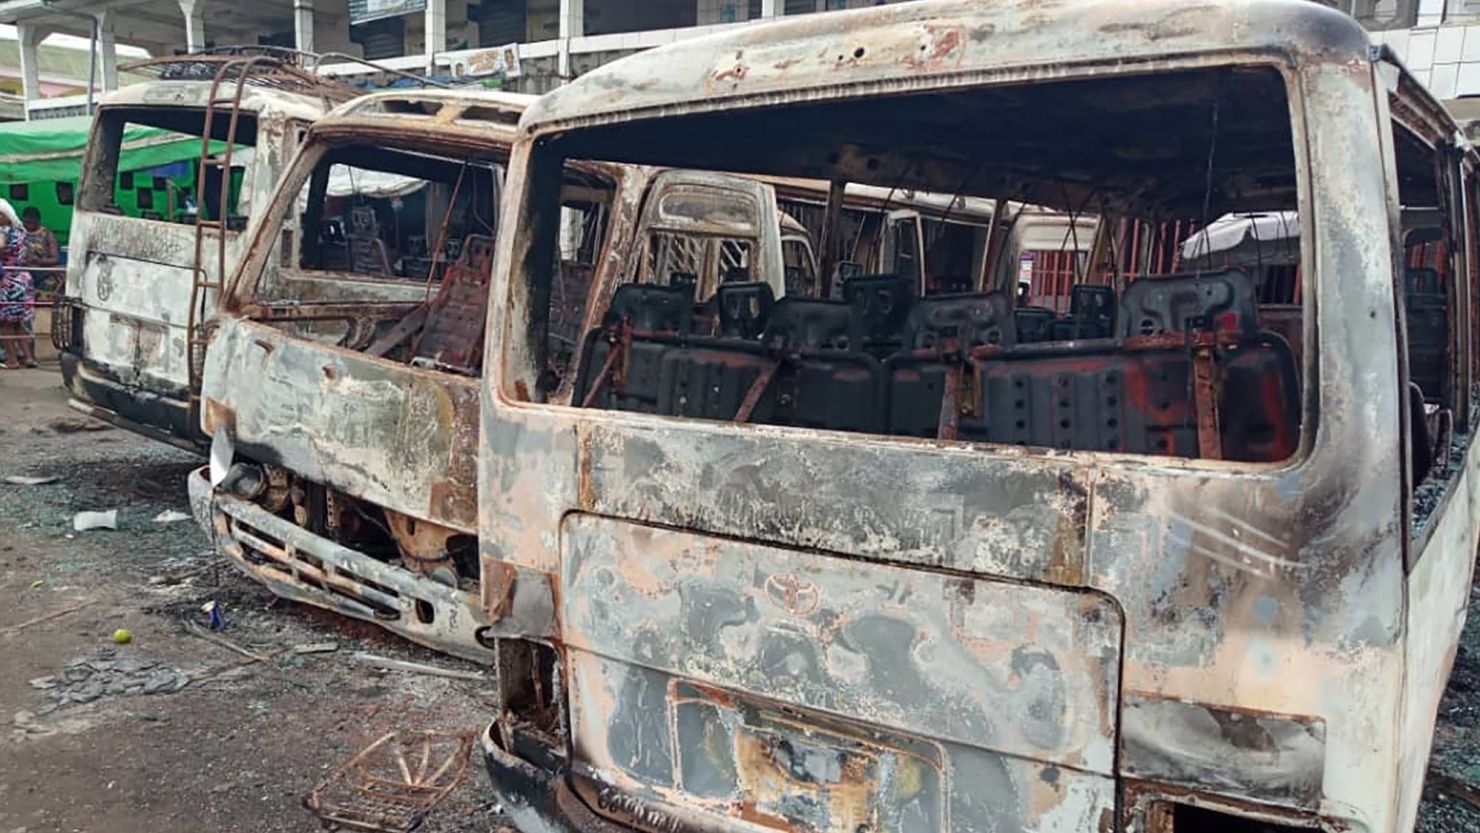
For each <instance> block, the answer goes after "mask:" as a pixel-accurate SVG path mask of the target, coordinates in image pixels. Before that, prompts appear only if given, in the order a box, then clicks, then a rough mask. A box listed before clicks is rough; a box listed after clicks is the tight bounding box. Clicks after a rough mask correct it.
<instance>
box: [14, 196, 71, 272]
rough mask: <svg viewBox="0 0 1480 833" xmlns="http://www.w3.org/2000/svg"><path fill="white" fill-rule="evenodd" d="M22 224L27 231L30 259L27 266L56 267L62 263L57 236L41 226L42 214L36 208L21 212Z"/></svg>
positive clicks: (31, 206)
mask: <svg viewBox="0 0 1480 833" xmlns="http://www.w3.org/2000/svg"><path fill="white" fill-rule="evenodd" d="M21 224H22V225H23V226H25V229H26V254H27V255H28V256H29V257H30V259H29V260H27V261H26V265H27V266H55V265H57V264H58V263H60V262H61V260H62V256H61V250H60V249H59V248H58V247H57V236H56V235H55V234H53V233H52V231H51V229H49V228H47V227H46V226H43V225H41V212H40V211H39V210H37V208H36V206H34V205H28V206H26V209H25V210H24V211H22V212H21Z"/></svg>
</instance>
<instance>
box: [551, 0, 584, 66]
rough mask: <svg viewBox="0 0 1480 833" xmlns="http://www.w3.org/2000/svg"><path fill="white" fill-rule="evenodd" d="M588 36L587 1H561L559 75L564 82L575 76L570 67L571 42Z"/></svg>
mask: <svg viewBox="0 0 1480 833" xmlns="http://www.w3.org/2000/svg"><path fill="white" fill-rule="evenodd" d="M585 34H586V0H560V56H559V68H558V73H559V75H560V79H561V81H562V82H565V81H569V80H570V79H571V77H572V76H573V75H574V74H575V73H573V72H571V66H570V42H571V40H572V39H574V38H579V37H582V36H584V35H585Z"/></svg>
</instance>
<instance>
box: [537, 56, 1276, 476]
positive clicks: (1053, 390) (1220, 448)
mask: <svg viewBox="0 0 1480 833" xmlns="http://www.w3.org/2000/svg"><path fill="white" fill-rule="evenodd" d="M778 125H786V126H787V129H786V130H784V131H780V130H778V129H777V126H778ZM540 153H544V154H553V155H555V156H556V157H557V158H564V159H566V160H571V159H578V160H599V161H603V162H629V163H645V164H665V165H675V166H683V167H686V168H696V169H699V170H720V171H727V172H738V173H744V174H760V175H763V176H766V177H775V178H807V179H812V180H822V181H824V182H826V181H838V180H842V181H845V182H850V183H863V184H866V185H872V186H874V187H875V188H876V189H878V190H882V191H883V192H884V197H883V200H882V201H881V202H880V203H878V204H877V205H876V206H874V207H873V208H871V209H868V210H858V211H845V212H843V213H842V216H841V217H840V219H839V221H838V223H837V228H838V229H839V231H838V232H837V238H836V239H837V240H838V245H837V246H836V248H834V249H833V251H831V252H828V251H822V252H821V254H820V261H821V276H822V279H821V280H819V281H816V282H814V283H815V284H816V285H815V288H814V287H807V288H806V290H804V291H802V292H787V293H786V294H785V295H784V297H782V296H781V295H780V293H777V292H776V291H775V289H774V287H775V286H776V284H777V283H778V282H779V281H778V280H777V278H776V276H771V275H765V274H755V273H754V272H753V271H750V272H746V271H744V270H742V269H739V268H738V263H737V264H736V268H735V271H734V273H733V274H729V273H725V274H722V276H721V281H720V283H719V284H718V285H716V286H714V287H713V294H712V297H706V292H707V289H708V288H707V287H705V286H703V285H701V284H696V282H694V281H690V280H686V279H685V280H674V279H672V276H673V275H675V274H679V273H681V272H682V271H683V270H680V269H676V268H675V269H671V270H670V271H669V275H668V277H669V279H667V280H664V279H662V277H663V276H662V275H661V274H658V275H654V274H652V272H659V273H661V271H662V270H661V269H652V270H649V272H647V273H643V274H639V275H637V276H636V277H635V278H634V279H632V280H631V282H629V283H626V284H624V285H622V286H618V287H617V288H616V289H615V291H614V292H612V293H611V295H610V302H609V304H607V305H606V306H605V307H604V308H603V309H601V310H600V311H599V312H598V314H597V315H596V316H593V320H595V321H597V326H595V327H593V328H591V329H589V330H588V331H587V332H585V333H583V335H582V340H581V345H580V350H579V354H578V355H577V356H576V359H575V362H574V365H575V366H574V367H573V368H572V369H571V372H572V373H573V374H574V384H573V385H572V386H571V399H570V404H571V405H574V406H576V407H581V408H593V409H607V410H620V411H635V412H642V413H649V414H657V415H662V416H668V417H676V418H685V419H704V420H717V421H727V422H735V423H758V424H770V425H781V426H790V427H796V428H811V429H825V430H833V431H852V432H861V433H867V434H875V435H889V436H899V437H914V438H921V439H932V440H948V441H968V442H979V443H988V444H999V445H1017V446H1026V447H1032V448H1042V449H1055V450H1064V451H1102V452H1111V453H1131V454H1146V455H1155V456H1172V457H1182V458H1201V459H1223V460H1232V461H1240V462H1249V463H1267V462H1277V461H1281V460H1284V459H1286V458H1288V457H1290V456H1291V455H1293V454H1294V453H1295V452H1296V450H1297V449H1298V447H1299V445H1300V437H1301V420H1302V397H1301V376H1302V374H1301V371H1300V366H1299V362H1298V356H1299V355H1300V350H1301V342H1302V341H1303V338H1304V326H1303V318H1304V314H1305V313H1304V310H1305V307H1304V306H1303V303H1302V295H1301V293H1300V289H1299V285H1298V284H1299V281H1298V280H1292V277H1293V276H1292V274H1290V272H1289V271H1288V270H1287V271H1285V272H1281V271H1279V270H1277V269H1273V268H1271V269H1270V270H1266V269H1264V265H1263V264H1262V262H1260V261H1258V260H1257V259H1256V262H1255V263H1253V264H1249V263H1243V262H1240V263H1234V262H1231V261H1228V262H1213V261H1212V260H1209V259H1207V258H1203V259H1201V260H1199V259H1198V258H1195V257H1188V256H1185V255H1186V254H1188V253H1185V252H1184V251H1183V249H1184V246H1185V244H1187V243H1188V241H1189V240H1190V239H1192V238H1193V237H1194V236H1195V235H1196V234H1197V233H1198V232H1199V231H1200V230H1202V229H1204V228H1206V227H1208V226H1209V224H1210V223H1211V222H1212V221H1213V220H1215V219H1217V218H1219V217H1220V216H1223V215H1225V214H1230V213H1244V214H1248V213H1252V212H1274V213H1280V214H1284V215H1289V216H1291V217H1293V216H1294V212H1295V210H1296V207H1297V203H1296V182H1297V177H1296V164H1295V151H1294V146H1293V144H1292V141H1291V116H1290V110H1289V106H1288V102H1287V100H1286V93H1285V82H1284V80H1283V78H1282V77H1281V76H1280V74H1279V73H1278V72H1276V71H1274V70H1270V69H1260V68H1221V69H1211V70H1196V71H1185V72H1176V73H1161V74H1157V75H1146V76H1125V77H1107V78H1103V79H1092V80H1077V81H1064V82H1052V83H1035V84H1026V85H1020V86H1010V87H987V88H976V89H968V90H962V91H953V92H948V93H940V92H935V93H931V94H929V95H922V96H910V95H901V96H895V97H890V98H880V97H872V98H868V99H866V100H859V101H852V100H842V101H829V102H823V103H811V104H795V105H785V106H777V107H770V108H765V109H730V110H726V111H717V112H709V113H702V114H698V115H691V116H679V117H668V118H664V119H661V120H648V121H635V122H629V123H621V124H617V125H613V126H607V127H600V128H593V129H589V130H576V131H570V132H567V133H564V134H562V135H560V136H559V137H557V138H555V139H553V140H551V141H550V142H549V143H548V145H545V146H543V147H541V148H540V149H538V150H537V151H536V154H537V155H538V154H540ZM546 161H547V162H548V161H553V160H548V159H547V160H546ZM544 167H545V169H549V165H546V166H544ZM530 188H531V189H532V191H531V196H532V199H529V200H526V201H525V203H524V204H525V205H526V206H528V209H527V210H528V211H529V212H530V214H529V216H527V217H525V218H524V221H525V224H526V226H529V227H538V226H539V225H541V224H545V223H551V222H554V217H555V215H554V214H553V212H552V211H551V208H552V207H553V206H554V205H555V203H554V201H553V200H552V196H553V193H554V191H553V188H554V183H553V182H545V181H542V180H541V178H540V177H539V176H535V177H532V179H531V182H530ZM907 190H908V191H910V192H919V193H920V194H923V195H936V196H940V197H946V198H947V201H948V202H950V203H952V204H955V203H956V202H958V201H961V200H965V199H968V198H970V199H977V200H979V201H983V202H985V203H987V204H992V205H996V206H998V207H999V208H1001V209H1002V210H1004V211H1005V212H1007V213H1008V214H1010V215H1012V216H1011V217H1009V216H1004V217H1003V218H1001V221H1000V222H998V223H997V224H996V225H995V226H990V225H989V224H990V220H987V221H981V222H977V223H975V224H973V223H971V222H960V220H963V219H969V218H962V217H950V216H946V217H940V216H937V217H934V218H931V219H930V220H929V221H928V222H927V221H926V219H925V218H922V217H919V216H913V215H911V214H909V213H907V212H903V213H902V212H901V211H900V210H899V209H900V208H901V207H902V206H901V204H900V203H902V202H903V197H901V199H900V203H895V202H894V201H893V200H894V197H893V195H894V194H896V193H900V194H903V192H905V191H907ZM801 202H805V201H801ZM782 206H783V208H785V207H788V205H787V203H786V202H783V203H782ZM821 213H822V214H823V215H824V216H825V215H826V211H825V210H824V211H822V212H821ZM818 214H819V212H818V211H816V210H812V211H809V212H803V211H798V212H796V216H798V219H800V220H801V222H802V223H803V224H805V225H807V227H808V229H809V231H811V232H813V234H814V239H816V240H819V241H822V240H825V239H826V237H827V235H826V234H825V230H820V229H818V227H817V222H818V220H817V215H818ZM1043 215H1047V216H1050V217H1058V218H1061V222H1060V223H1059V225H1058V229H1057V231H1058V233H1059V236H1058V237H1057V238H1056V239H1057V242H1056V243H1051V244H1049V243H1043V242H1041V241H1042V240H1043V238H1044V237H1045V236H1046V235H1043V234H1038V235H1036V236H1035V237H1034V238H1033V239H1035V240H1038V241H1040V242H1037V243H1033V242H1029V241H1028V239H1027V237H1026V236H1024V237H1022V239H1020V240H1019V242H1018V244H1017V245H1012V244H1011V243H1010V242H1009V241H1010V238H1011V234H1012V229H1013V226H1012V223H1011V220H1012V219H1014V218H1018V219H1022V220H1023V221H1024V222H1026V221H1027V220H1029V219H1031V218H1034V217H1040V216H1043ZM953 221H954V222H953ZM994 228H995V231H993V229H994ZM1081 232H1085V233H1087V237H1088V239H1081ZM993 234H996V235H998V236H999V239H998V240H997V241H996V242H995V243H994V242H993V240H992V235H993ZM869 237H872V238H873V239H877V240H880V241H882V242H881V243H880V245H878V246H874V245H872V244H870V243H867V242H864V243H860V242H859V241H861V240H865V239H866V238H869ZM825 247H826V243H822V245H821V246H820V248H825ZM1297 249H1298V247H1297ZM1004 252H1006V253H1008V254H1004ZM541 254H542V252H539V251H531V254H530V259H529V260H528V261H527V262H524V263H522V264H516V266H517V269H516V275H522V276H523V278H524V279H525V280H527V281H529V282H530V283H531V285H533V286H535V287H538V285H539V284H540V283H541V282H542V281H544V280H546V278H545V276H546V275H547V274H548V273H549V264H548V262H545V261H542V260H539V259H538V257H539V256H540V255H541ZM989 255H990V256H992V260H993V263H994V264H995V265H989V264H988V263H987V262H986V261H987V259H988V256H989ZM737 260H738V258H737ZM720 261H721V262H722V263H724V262H725V261H724V259H723V250H721V255H720ZM1275 265H1276V264H1271V267H1274V266H1275ZM1282 265H1283V266H1286V267H1293V268H1294V269H1295V270H1296V271H1295V272H1294V274H1295V275H1298V274H1299V272H1298V267H1299V263H1298V254H1297V255H1296V256H1295V257H1294V258H1293V262H1290V263H1285V264H1282ZM531 295H532V297H536V298H538V297H539V295H540V293H539V291H538V290H536V291H534V292H532V293H531ZM1274 307H1279V309H1277V310H1276V309H1274ZM1267 313H1277V314H1276V315H1273V316H1271V315H1269V314H1267ZM540 314H541V312H540V311H539V310H533V311H531V318H534V317H536V316H539V315H540ZM530 352H531V353H533V354H534V355H535V356H536V357H537V361H540V362H541V363H543V359H541V358H539V357H540V351H539V350H531V351H530ZM533 372H549V369H548V368H547V367H541V368H538V369H535V370H534V371H533Z"/></svg>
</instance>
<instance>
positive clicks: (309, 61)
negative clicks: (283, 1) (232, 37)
mask: <svg viewBox="0 0 1480 833" xmlns="http://www.w3.org/2000/svg"><path fill="white" fill-rule="evenodd" d="M252 55H259V56H265V57H271V58H276V59H278V61H279V63H280V65H281V67H284V68H290V69H298V70H303V71H304V72H310V73H313V74H314V76H315V77H317V78H324V77H325V76H322V75H320V74H319V69H320V68H321V67H322V66H323V65H324V62H325V60H326V59H330V58H332V59H334V60H335V61H336V62H338V61H344V62H348V63H354V64H360V65H361V66H366V67H370V68H371V69H374V70H376V71H378V72H384V73H386V74H388V75H395V76H398V77H400V78H405V79H407V80H410V81H415V82H416V83H418V84H421V85H422V86H424V87H438V88H441V89H451V85H450V84H444V83H442V82H441V81H435V80H433V79H431V78H428V77H426V76H424V75H417V74H415V73H411V72H406V71H404V70H399V69H394V68H392V67H388V66H386V65H384V64H381V63H378V62H376V61H371V60H368V59H366V58H360V57H358V56H355V55H351V54H349V53H347V52H304V51H303V50H301V49H293V48H292V47H287V46H269V45H259V44H238V45H232V46H213V47H210V48H208V49H201V50H197V51H195V52H188V53H185V54H183V55H161V56H159V57H155V58H146V59H144V60H141V61H135V62H133V63H131V64H126V65H124V66H122V67H120V69H122V70H124V71H125V72H133V71H138V70H144V69H156V68H161V67H168V66H181V65H184V64H189V63H192V62H193V63H198V64H202V65H205V64H215V63H219V62H221V61H223V60H226V59H230V58H242V57H248V56H252ZM210 75H214V73H210ZM203 80H205V79H204V76H203ZM324 83H325V84H330V83H334V84H339V83H342V82H338V81H335V82H329V81H327V80H325V81H324Z"/></svg>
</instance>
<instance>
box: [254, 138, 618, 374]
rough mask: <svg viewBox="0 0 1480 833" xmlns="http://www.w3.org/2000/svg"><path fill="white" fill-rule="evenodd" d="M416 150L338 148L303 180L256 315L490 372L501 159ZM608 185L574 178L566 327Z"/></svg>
mask: <svg viewBox="0 0 1480 833" xmlns="http://www.w3.org/2000/svg"><path fill="white" fill-rule="evenodd" d="M417 144H418V145H419V146H418V147H415V148H413V147H410V146H397V145H390V144H386V143H375V142H365V141H347V142H340V143H331V144H328V145H327V146H326V147H325V149H324V151H323V153H321V154H319V155H318V156H317V157H316V158H315V160H314V162H313V164H312V167H311V169H309V170H307V171H302V172H300V174H299V175H300V176H301V177H302V178H303V184H302V186H301V190H300V191H298V192H297V198H296V201H295V203H294V204H293V205H292V206H291V207H290V208H288V213H289V214H290V215H291V217H285V218H284V228H283V231H282V233H281V236H280V241H279V254H278V258H279V259H280V260H281V261H282V262H281V264H280V268H279V269H277V270H276V273H275V274H274V273H271V272H268V273H264V276H263V279H262V280H261V281H259V284H258V287H257V293H256V294H257V300H256V301H255V302H254V304H253V307H252V308H251V309H249V310H248V313H249V315H250V317H252V318H253V319H255V320H259V321H266V322H272V323H274V324H276V325H278V326H280V327H282V328H284V329H286V330H288V331H290V332H293V333H295V334H297V335H302V336H306V337H311V338H316V339H318V340H321V341H330V342H331V343H334V344H336V345H337V346H339V347H344V348H348V349H351V350H355V351H358V352H362V353H365V354H367V355H370V356H375V357H378V358H385V359H389V360H392V361H396V362H401V363H407V364H411V365H414V366H417V367H420V368H423V369H428V370H434V371H441V372H447V373H452V374H457V375H463V376H477V375H479V374H481V372H482V359H483V337H484V330H485V327H486V323H487V317H488V292H489V281H490V279H491V278H492V275H493V255H494V241H495V235H496V231H497V225H498V218H497V209H498V203H499V194H500V191H501V187H502V181H503V176H504V165H505V163H506V161H507V159H506V153H505V152H504V151H502V150H500V149H496V148H493V147H490V148H488V149H487V150H486V151H484V152H481V153H468V152H467V151H466V150H463V151H460V152H458V153H456V154H454V153H446V154H442V153H438V152H436V150H435V145H434V143H430V144H431V146H428V145H429V143H427V142H418V143H417ZM613 188H614V186H613V184H612V183H611V182H609V181H607V180H606V179H604V178H603V177H600V176H597V175H594V174H589V173H584V172H581V171H576V170H572V171H570V172H569V173H568V175H567V176H566V177H565V187H564V194H563V197H562V206H563V210H564V214H565V217H564V222H565V224H566V225H567V226H569V227H570V229H569V231H567V233H564V234H562V235H561V237H560V240H559V245H552V248H554V249H555V250H556V251H557V252H558V255H557V256H558V258H559V260H558V263H559V265H558V268H557V270H556V271H557V272H558V279H557V288H556V294H555V302H556V304H557V308H556V309H553V310H552V311H551V316H552V319H553V320H554V321H555V322H556V324H557V325H558V324H559V323H560V322H563V321H564V320H565V318H566V317H567V316H568V315H569V310H568V309H567V307H569V306H570V305H571V304H572V303H574V304H577V305H579V307H580V308H582V309H583V308H584V304H585V291H586V290H585V287H587V286H589V283H590V279H591V272H592V268H593V263H594V260H595V257H596V255H597V253H598V252H599V249H600V241H601V238H602V235H603V234H604V232H605V218H606V216H607V212H608V207H609V205H610V202H611V195H612V192H613ZM285 193H288V192H285ZM578 317H579V316H577V318H578ZM569 340H570V341H571V342H572V343H573V342H574V340H575V339H574V337H572V338H570V339H569Z"/></svg>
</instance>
